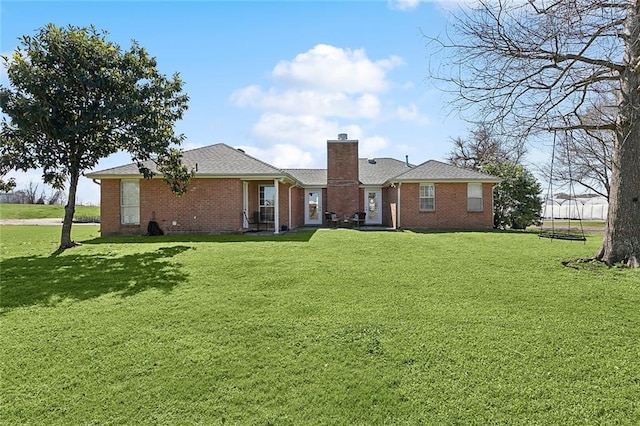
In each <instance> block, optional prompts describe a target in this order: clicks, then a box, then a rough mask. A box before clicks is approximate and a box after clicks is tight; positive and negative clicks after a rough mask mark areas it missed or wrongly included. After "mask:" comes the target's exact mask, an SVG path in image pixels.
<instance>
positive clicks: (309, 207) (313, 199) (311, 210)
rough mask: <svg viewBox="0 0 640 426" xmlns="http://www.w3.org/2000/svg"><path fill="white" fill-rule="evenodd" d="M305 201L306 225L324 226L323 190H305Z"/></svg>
mask: <svg viewBox="0 0 640 426" xmlns="http://www.w3.org/2000/svg"><path fill="white" fill-rule="evenodd" d="M304 200H305V205H304V223H305V225H322V189H305V191H304Z"/></svg>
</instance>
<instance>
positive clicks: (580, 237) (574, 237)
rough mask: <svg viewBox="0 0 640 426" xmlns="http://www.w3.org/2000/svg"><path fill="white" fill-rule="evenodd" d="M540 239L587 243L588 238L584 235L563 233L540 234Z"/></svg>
mask: <svg viewBox="0 0 640 426" xmlns="http://www.w3.org/2000/svg"><path fill="white" fill-rule="evenodd" d="M538 237H540V238H552V239H554V240H565V241H587V238H586V237H585V236H584V235H574V234H567V233H562V232H540V233H538Z"/></svg>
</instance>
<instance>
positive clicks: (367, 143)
mask: <svg viewBox="0 0 640 426" xmlns="http://www.w3.org/2000/svg"><path fill="white" fill-rule="evenodd" d="M388 146H389V141H388V140H387V138H384V137H382V136H373V137H366V138H363V139H362V140H361V141H359V143H358V156H359V157H360V158H374V157H375V154H376V153H378V152H379V151H381V150H383V149H385V148H386V147H388Z"/></svg>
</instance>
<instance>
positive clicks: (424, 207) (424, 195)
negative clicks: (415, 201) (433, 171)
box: [420, 183, 436, 212]
mask: <svg viewBox="0 0 640 426" xmlns="http://www.w3.org/2000/svg"><path fill="white" fill-rule="evenodd" d="M435 194H436V190H435V186H434V185H433V184H432V183H421V184H420V211H423V212H429V211H434V210H435V209H436V197H435Z"/></svg>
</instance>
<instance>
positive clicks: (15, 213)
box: [0, 204, 100, 219]
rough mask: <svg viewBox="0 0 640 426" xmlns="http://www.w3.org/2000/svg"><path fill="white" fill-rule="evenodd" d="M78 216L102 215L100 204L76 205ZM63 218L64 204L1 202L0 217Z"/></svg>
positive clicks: (76, 215) (76, 214)
mask: <svg viewBox="0 0 640 426" xmlns="http://www.w3.org/2000/svg"><path fill="white" fill-rule="evenodd" d="M74 216H75V217H76V218H82V217H98V218H99V217H100V207H99V206H76V212H75V215H74ZM58 217H59V218H61V219H62V218H63V217H64V206H49V205H43V204H0V219H45V218H58Z"/></svg>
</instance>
